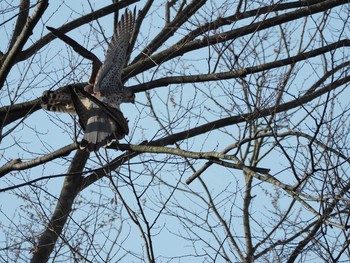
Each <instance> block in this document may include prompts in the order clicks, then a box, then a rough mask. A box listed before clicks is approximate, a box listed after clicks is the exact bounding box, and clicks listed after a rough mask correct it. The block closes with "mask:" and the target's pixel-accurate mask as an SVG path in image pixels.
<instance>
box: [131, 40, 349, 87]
mask: <svg viewBox="0 0 350 263" xmlns="http://www.w3.org/2000/svg"><path fill="white" fill-rule="evenodd" d="M349 46H350V40H349V39H343V40H340V41H337V42H335V43H333V44H329V45H327V46H324V47H320V48H317V49H314V50H311V51H308V52H304V53H300V54H298V55H295V56H292V57H289V58H285V59H281V60H277V61H274V62H269V63H265V64H262V65H258V66H254V67H248V68H243V69H241V70H235V71H228V72H222V73H215V74H198V75H191V76H174V77H166V78H161V79H157V80H154V81H150V82H147V83H143V84H139V85H135V86H131V87H129V88H130V89H132V90H133V91H134V92H141V91H146V90H150V89H153V88H157V87H162V86H163V87H164V86H167V85H170V84H184V83H199V82H207V81H218V80H224V79H232V78H244V77H246V76H247V75H249V74H253V73H258V72H261V71H264V70H270V69H274V68H279V67H283V66H287V65H290V64H293V63H297V62H300V61H303V60H307V59H310V58H312V57H316V56H319V55H322V54H325V53H327V52H331V51H332V50H335V49H338V48H343V47H349ZM126 70H127V69H126Z"/></svg>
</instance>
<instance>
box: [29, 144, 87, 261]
mask: <svg viewBox="0 0 350 263" xmlns="http://www.w3.org/2000/svg"><path fill="white" fill-rule="evenodd" d="M88 158H89V153H88V152H87V151H82V150H78V151H77V152H76V154H75V156H74V158H73V160H72V163H71V166H70V167H69V169H68V172H67V173H68V174H70V173H78V174H76V175H75V176H66V177H65V180H64V184H63V187H62V190H61V194H60V197H59V199H58V201H57V205H56V208H55V211H54V213H53V215H52V217H51V219H50V222H49V223H48V224H47V227H46V229H45V231H44V232H43V233H42V234H41V235H40V237H39V240H38V245H37V246H36V248H35V249H33V257H32V260H31V261H30V262H31V263H43V262H47V261H48V259H49V257H50V254H51V252H52V250H53V248H54V246H55V244H56V242H57V239H58V237H59V236H60V235H61V233H62V230H63V227H64V225H65V223H66V221H67V219H68V217H69V214H70V212H71V211H72V206H73V203H74V199H75V197H76V196H77V195H78V194H79V192H80V188H79V186H80V183H81V181H82V176H81V175H79V173H81V172H82V171H83V169H84V167H85V164H86V162H87V160H88Z"/></svg>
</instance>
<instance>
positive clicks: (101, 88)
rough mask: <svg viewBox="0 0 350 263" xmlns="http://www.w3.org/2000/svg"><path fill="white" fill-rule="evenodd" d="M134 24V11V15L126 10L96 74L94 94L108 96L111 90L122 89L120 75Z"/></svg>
mask: <svg viewBox="0 0 350 263" xmlns="http://www.w3.org/2000/svg"><path fill="white" fill-rule="evenodd" d="M134 24H135V10H134V13H132V12H131V11H129V10H126V11H125V13H124V14H123V15H122V17H121V19H120V21H119V23H118V25H117V28H116V29H115V31H114V34H113V37H112V40H111V43H110V44H109V46H108V50H107V53H106V58H105V61H104V63H103V65H102V66H101V68H100V70H99V71H98V73H97V76H96V81H95V85H94V93H95V94H102V95H103V94H106V93H107V94H108V93H110V92H111V90H113V89H114V90H115V89H121V88H122V81H121V75H122V70H123V68H124V65H125V64H126V62H127V61H126V60H127V56H128V55H127V54H128V51H129V46H130V40H131V37H132V33H133V30H134Z"/></svg>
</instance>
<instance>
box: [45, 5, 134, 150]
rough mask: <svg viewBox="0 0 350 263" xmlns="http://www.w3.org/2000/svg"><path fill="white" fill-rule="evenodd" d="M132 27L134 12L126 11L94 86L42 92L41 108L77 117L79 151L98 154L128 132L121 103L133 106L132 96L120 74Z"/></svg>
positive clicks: (124, 62) (125, 61)
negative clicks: (78, 124) (80, 134)
mask: <svg viewBox="0 0 350 263" xmlns="http://www.w3.org/2000/svg"><path fill="white" fill-rule="evenodd" d="M134 24H135V10H134V13H132V12H131V11H129V10H126V11H125V13H124V14H123V15H122V17H121V19H120V21H119V22H118V25H117V27H116V29H115V31H114V34H113V37H112V40H111V42H110V44H109V46H108V50H107V52H106V57H105V61H104V63H103V64H102V66H101V68H100V69H99V71H98V73H97V75H96V79H95V83H94V84H93V85H88V86H86V87H85V88H84V90H85V91H79V90H77V89H73V88H72V87H71V86H69V87H68V88H67V87H63V88H60V89H58V90H56V91H45V92H44V93H43V96H42V103H41V106H42V108H44V109H46V110H49V111H58V112H68V113H73V114H75V113H76V114H77V115H78V116H79V123H80V125H81V126H82V129H83V130H84V137H83V139H82V141H81V143H80V148H81V149H86V150H87V151H98V149H99V148H100V147H103V146H108V145H110V144H111V143H112V142H113V141H117V140H118V139H122V138H123V137H124V136H125V135H126V134H128V132H129V127H128V121H127V120H126V119H125V118H124V115H123V113H122V112H121V110H120V104H121V103H123V102H131V103H134V102H135V94H134V93H133V92H132V91H131V90H129V89H127V88H125V87H124V85H123V83H122V76H121V75H122V70H123V68H124V66H125V65H126V63H127V60H128V54H129V53H130V51H129V49H130V41H131V37H132V33H133V30H134ZM89 93H90V94H91V95H90V94H89Z"/></svg>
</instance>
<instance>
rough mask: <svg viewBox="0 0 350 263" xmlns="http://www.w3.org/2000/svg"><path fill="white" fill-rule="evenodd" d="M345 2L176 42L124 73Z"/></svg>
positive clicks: (344, 0)
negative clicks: (185, 41) (184, 41)
mask: <svg viewBox="0 0 350 263" xmlns="http://www.w3.org/2000/svg"><path fill="white" fill-rule="evenodd" d="M347 2H348V0H327V1H323V2H321V3H318V4H314V5H311V6H307V7H304V8H301V9H298V10H296V11H292V12H289V13H286V14H282V15H278V16H275V17H273V18H269V19H265V20H263V21H259V22H256V23H253V24H250V25H248V26H245V27H242V28H237V29H234V30H231V31H227V32H224V33H221V34H215V35H213V36H208V37H203V38H202V39H196V40H193V41H191V42H188V43H180V44H176V45H173V46H171V47H169V48H167V49H165V50H164V51H161V52H159V53H157V54H155V55H153V56H151V57H150V58H146V59H144V60H141V61H138V62H135V63H134V64H132V65H130V66H129V67H127V68H126V72H125V74H126V75H128V76H129V75H130V76H135V75H137V74H139V73H141V72H144V71H145V70H148V69H150V68H152V67H154V66H158V65H160V64H162V63H164V62H166V61H168V60H171V59H173V58H175V57H178V56H182V55H184V54H185V53H188V52H190V51H193V50H198V49H201V48H203V47H207V46H210V45H215V44H218V43H222V42H226V41H228V40H234V39H237V38H238V37H242V36H246V35H249V34H252V33H255V32H258V31H262V30H264V29H267V28H271V27H274V26H277V25H281V24H284V23H287V22H290V21H294V20H297V19H299V18H302V17H306V16H309V15H312V14H316V13H319V12H323V11H325V10H328V9H331V8H334V7H337V6H339V5H342V4H344V3H347Z"/></svg>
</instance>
